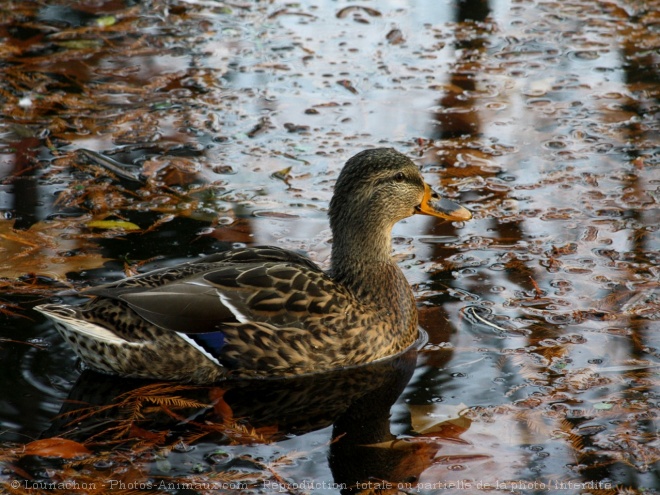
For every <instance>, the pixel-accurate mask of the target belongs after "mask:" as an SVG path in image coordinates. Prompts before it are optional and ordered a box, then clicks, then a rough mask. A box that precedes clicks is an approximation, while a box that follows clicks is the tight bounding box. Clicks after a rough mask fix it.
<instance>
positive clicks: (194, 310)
mask: <svg viewBox="0 0 660 495" xmlns="http://www.w3.org/2000/svg"><path fill="white" fill-rule="evenodd" d="M414 213H422V214H426V215H432V216H436V217H440V218H444V219H448V220H456V221H462V220H468V219H469V218H470V213H469V212H468V211H467V210H466V209H465V208H463V207H461V206H458V205H456V204H454V203H451V202H448V201H446V200H440V199H439V198H437V197H436V196H435V195H434V193H432V192H431V189H430V188H429V186H428V185H426V184H425V183H424V181H423V179H422V176H421V174H420V172H419V170H418V168H417V167H416V166H415V165H414V163H413V162H412V161H411V160H410V159H408V158H406V157H405V156H404V155H402V154H400V153H398V152H396V151H394V150H392V149H373V150H367V151H363V152H361V153H358V154H357V155H355V156H354V157H353V158H351V159H350V160H349V161H348V162H347V163H346V165H345V167H344V169H343V170H342V172H341V174H340V176H339V178H338V180H337V184H336V186H335V193H334V196H333V198H332V201H331V202H330V209H329V217H330V226H331V228H332V231H333V244H332V257H331V268H330V270H329V272H328V273H324V272H323V271H321V270H320V269H319V268H318V267H317V266H316V265H315V264H314V263H312V262H311V261H310V260H309V259H307V258H305V257H303V256H300V255H298V254H296V253H292V252H289V251H286V250H283V249H280V248H276V247H267V246H266V247H253V248H244V249H239V250H234V251H228V252H225V253H220V254H215V255H212V256H208V257H206V258H203V259H200V260H197V261H194V262H190V263H186V264H183V265H179V266H176V267H173V268H165V269H162V270H157V271H154V272H149V273H146V274H143V275H138V276H136V277H131V278H128V279H126V280H123V281H120V282H117V283H114V284H110V285H106V286H102V287H98V288H93V289H88V290H86V291H84V292H83V294H84V295H89V296H93V297H94V298H93V299H92V300H91V301H89V302H87V303H86V304H84V305H82V306H75V307H74V306H66V305H56V304H47V305H43V306H39V307H37V308H36V309H37V310H38V311H40V312H42V313H43V314H45V315H46V316H48V317H49V318H50V319H51V320H53V322H54V323H55V326H56V328H57V329H58V331H59V332H60V333H61V334H62V336H63V337H64V338H65V339H66V340H67V341H69V342H70V343H71V345H72V346H73V348H74V350H75V351H76V352H77V353H78V354H79V355H80V357H81V358H82V359H83V361H85V362H86V363H87V364H88V365H89V366H91V367H92V368H94V369H97V370H99V371H104V372H108V373H117V374H120V375H125V376H132V377H142V378H157V379H166V380H181V381H190V382H195V383H209V382H213V381H216V380H219V379H222V378H227V377H275V376H293V375H301V374H306V373H313V372H319V371H324V370H331V369H337V368H342V367H346V366H353V365H359V364H364V363H368V362H371V361H375V360H377V359H380V358H383V357H386V356H390V355H393V354H396V353H398V352H400V351H403V350H404V349H406V348H408V347H409V346H410V345H412V344H413V343H414V342H415V339H416V338H417V333H418V329H417V312H416V308H415V301H414V297H413V293H412V290H411V289H410V286H409V285H408V282H407V281H406V279H405V277H404V275H403V273H402V272H401V270H400V269H399V267H398V266H397V265H396V263H395V262H394V261H393V260H392V258H391V230H392V227H393V226H394V224H395V223H396V222H398V221H399V220H402V219H404V218H406V217H409V216H411V215H413V214H414Z"/></svg>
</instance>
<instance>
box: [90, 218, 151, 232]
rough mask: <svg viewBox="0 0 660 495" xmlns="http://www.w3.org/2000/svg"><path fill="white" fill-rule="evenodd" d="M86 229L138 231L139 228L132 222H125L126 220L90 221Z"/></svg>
mask: <svg viewBox="0 0 660 495" xmlns="http://www.w3.org/2000/svg"><path fill="white" fill-rule="evenodd" d="M87 227H89V228H90V229H104V230H112V229H121V230H140V227H138V226H137V225H135V224H134V223H133V222H127V221H126V220H92V221H91V222H87Z"/></svg>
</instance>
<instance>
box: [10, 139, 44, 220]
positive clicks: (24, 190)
mask: <svg viewBox="0 0 660 495" xmlns="http://www.w3.org/2000/svg"><path fill="white" fill-rule="evenodd" d="M39 145H40V142H39V139H37V138H35V137H28V138H24V139H21V140H20V141H16V142H14V143H12V146H13V147H14V149H15V150H16V152H15V153H14V176H15V178H14V179H13V181H12V184H13V185H14V217H15V219H16V221H15V222H14V228H15V229H21V230H25V229H29V228H30V226H31V225H32V224H34V223H35V222H37V221H38V220H39V218H38V213H37V208H38V201H37V198H38V190H37V183H36V180H35V177H34V164H35V161H36V158H35V155H36V150H37V149H38V147H39Z"/></svg>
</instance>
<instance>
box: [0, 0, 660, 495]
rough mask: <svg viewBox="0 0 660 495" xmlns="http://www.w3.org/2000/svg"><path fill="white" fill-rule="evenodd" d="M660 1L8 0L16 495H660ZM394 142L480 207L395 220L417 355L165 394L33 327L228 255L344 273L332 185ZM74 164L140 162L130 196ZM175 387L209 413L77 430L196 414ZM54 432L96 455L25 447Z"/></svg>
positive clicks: (6, 126) (133, 170)
mask: <svg viewBox="0 0 660 495" xmlns="http://www.w3.org/2000/svg"><path fill="white" fill-rule="evenodd" d="M659 11H660V4H659V3H658V2H657V1H648V2H641V1H632V0H622V1H618V2H600V1H591V0H576V1H568V2H554V1H542V0H541V1H531V0H519V1H499V0H492V1H490V2H487V1H483V2H479V1H465V2H456V3H454V2H449V1H441V2H430V1H420V2H402V1H394V0H392V1H387V2H378V4H376V2H368V1H367V2H362V3H353V2H348V1H337V2H323V1H320V0H319V1H314V2H305V3H301V4H293V3H287V2H279V1H273V2H250V1H247V2H233V3H232V2H230V3H221V2H210V1H209V2H206V1H176V0H170V1H163V2H133V1H123V0H112V1H110V0H108V1H103V0H101V1H88V2H86V1H80V2H74V1H65V0H62V1H60V2H57V3H54V2H43V1H28V2H25V1H20V2H18V1H17V2H13V1H7V2H5V3H4V5H3V6H0V105H2V111H1V113H0V213H2V216H0V312H1V313H0V359H1V362H2V367H1V368H0V397H1V399H0V422H1V424H2V426H1V429H0V442H2V443H1V444H0V446H1V447H2V450H1V452H0V463H3V471H2V474H1V475H0V483H2V487H3V488H0V491H2V490H7V492H8V493H37V490H38V489H40V488H44V487H45V486H46V485H44V483H47V482H48V481H49V480H50V481H53V480H58V481H62V482H64V481H69V482H71V483H78V484H77V485H75V484H74V485H71V486H69V487H68V488H66V487H60V488H57V487H55V488H52V487H51V488H49V489H48V490H46V491H47V492H48V493H107V492H110V493H111V492H120V491H121V490H122V489H124V490H125V491H128V490H130V489H133V490H134V491H135V492H137V493H142V492H144V493H147V492H149V493H154V492H160V493H172V494H175V493H176V494H183V493H224V492H225V491H226V492H228V493H229V492H230V493H235V492H236V490H237V489H239V490H243V491H244V492H246V493H272V492H275V491H283V492H285V493H294V494H298V493H328V494H330V493H339V492H340V490H341V488H342V487H343V486H349V485H351V484H352V483H354V482H355V481H359V482H360V483H361V484H358V485H355V486H354V487H353V488H354V490H353V491H354V492H360V491H362V492H364V493H370V492H368V490H369V489H371V490H374V489H384V490H390V491H385V492H384V493H397V492H400V491H403V492H404V493H425V494H430V493H438V492H440V491H441V490H449V493H465V494H467V493H481V492H493V491H494V492H497V493H499V492H502V493H511V492H513V493H561V494H579V493H593V494H595V493H599V494H600V493H612V494H614V493H658V492H660V480H659V479H658V461H659V460H660V443H659V442H658V435H657V429H658V392H659V389H660V375H659V371H658V370H659V369H660V359H659V357H660V351H659V349H660V324H659V323H658V321H659V320H660V303H659V300H658V298H659V296H658V285H659V280H660V269H659V268H658V266H659V260H660V247H659V246H660V244H659V242H658V228H659V227H658V226H659V224H660V207H659V200H660V171H659V164H660V138H659V136H660V124H659V119H658V104H659V96H660V48H659V47H660V33H659V31H658V28H659V26H660V24H659V19H658V12H659ZM374 146H392V147H395V148H397V149H398V150H400V151H402V152H404V153H407V154H409V155H410V156H411V157H413V158H414V159H415V160H416V161H417V163H419V165H420V166H421V167H422V170H423V172H424V174H425V178H426V179H427V181H428V182H429V183H430V184H432V185H433V186H434V187H436V188H437V189H439V190H441V191H444V194H445V195H446V196H448V197H450V198H452V199H455V200H457V201H460V202H461V203H462V204H464V205H466V206H467V207H469V208H470V209H471V210H472V211H473V212H474V216H475V218H474V219H473V220H472V221H470V222H466V223H465V224H442V223H439V222H437V221H435V220H432V219H428V218H411V219H409V220H407V221H405V222H402V223H401V224H399V225H398V226H397V227H396V228H395V242H394V246H395V255H396V256H397V257H398V259H399V260H400V266H401V268H402V269H403V270H404V272H405V273H406V276H407V277H408V279H409V280H410V282H411V284H412V285H413V287H414V290H415V293H416V296H417V298H418V302H419V308H420V321H421V324H422V326H423V327H424V328H425V329H426V331H427V332H428V334H429V342H428V343H427V344H426V345H425V346H424V347H423V348H422V349H421V351H420V352H419V353H418V354H417V355H415V354H414V353H412V354H407V355H405V356H402V357H399V358H398V359H395V360H393V361H391V362H386V363H381V364H380V365H379V366H376V367H373V368H369V367H368V369H359V370H349V371H346V372H338V373H336V374H332V375H329V376H324V377H313V378H309V379H301V380H297V381H291V382H289V383H287V382H284V383H279V382H278V383H269V384H266V385H259V386H256V385H245V384H234V385H232V386H231V387H230V386H227V387H226V390H224V389H223V392H222V393H224V394H225V396H224V398H223V399H222V400H219V399H218V397H219V396H220V395H222V393H221V392H219V390H220V389H204V390H201V391H200V390H168V389H167V388H164V389H162V390H158V391H154V390H151V389H150V390H151V392H149V393H146V392H145V393H144V394H142V392H140V393H136V394H135V395H134V396H133V395H130V394H131V391H132V390H140V391H143V390H146V389H141V388H139V387H144V386H145V384H144V383H133V382H128V381H125V380H116V379H113V378H110V377H103V376H99V375H96V374H93V373H90V372H84V373H83V372H82V370H81V369H80V367H79V365H78V364H77V362H76V359H75V357H74V354H73V353H72V352H71V350H70V349H69V348H68V347H67V346H66V345H65V344H64V343H63V342H62V341H61V339H60V338H59V336H58V335H57V333H56V332H55V329H54V328H53V327H52V325H50V324H49V323H47V322H45V321H44V320H43V318H41V316H40V315H39V314H37V313H35V312H33V311H32V310H31V308H32V306H34V305H35V304H37V303H40V302H43V301H45V300H52V298H53V297H61V296H55V294H56V293H57V292H59V291H61V290H63V289H68V288H82V287H86V286H89V285H95V284H100V283H103V282H106V281H110V280H115V279H118V278H122V277H123V276H125V273H126V272H133V271H136V270H144V269H147V268H155V267H159V266H165V265H171V264H174V263H177V262H180V261H182V260H185V259H190V258H194V257H197V256H199V255H202V254H210V253H213V252H217V251H222V250H225V249H229V248H231V247H234V246H243V245H248V244H273V245H277V246H281V247H285V248H289V249H293V250H301V251H303V252H305V253H307V254H308V255H309V256H310V257H311V258H312V259H314V260H315V261H317V262H318V263H320V264H322V265H323V264H325V263H327V259H328V256H329V249H330V231H329V228H328V224H327V220H326V217H325V211H326V210H327V206H328V202H329V199H330V197H331V194H332V188H333V184H334V181H335V179H336V177H337V174H338V172H339V170H340V168H341V166H342V164H343V162H344V161H345V160H346V159H347V158H349V157H350V156H352V155H353V154H355V153H356V152H358V151H360V150H362V149H365V148H369V147H374ZM80 149H88V150H92V151H96V152H99V153H103V154H105V155H107V156H109V157H111V158H113V159H114V160H117V161H118V162H121V163H124V164H128V165H129V166H130V168H129V169H127V170H126V171H125V176H124V177H123V178H122V177H120V176H117V175H116V174H113V173H112V172H110V171H108V170H107V169H104V168H103V167H101V166H99V165H97V164H94V163H93V160H91V159H90V158H89V156H88V155H81V154H80V153H79V152H78V150H80ZM131 177H133V178H131ZM136 179H137V180H136ZM66 297H71V296H66ZM75 300H76V299H75V298H73V297H72V298H71V301H75ZM146 386H148V384H147V385H146ZM164 386H165V385H164ZM150 393H153V396H152V395H149V394H150ZM121 394H128V395H124V396H122V395H121ZM175 395H176V396H178V395H185V397H187V400H190V401H198V402H199V403H204V404H211V403H213V404H215V406H214V407H210V408H203V407H197V408H195V407H190V409H191V410H193V411H186V413H185V414H184V413H183V412H178V413H177V414H179V416H176V415H174V416H176V417H173V416H172V415H170V416H168V417H167V418H165V419H163V418H161V417H160V416H162V413H163V411H162V410H161V411H157V410H149V408H148V407H147V406H146V405H145V406H144V408H145V410H146V411H147V413H148V414H147V416H146V417H147V419H148V420H145V421H141V422H138V423H137V424H138V425H139V428H137V427H136V428H133V429H132V430H130V431H128V430H127V431H128V433H127V435H125V437H124V441H123V443H115V444H109V443H103V442H107V440H108V437H111V435H109V433H108V432H105V433H104V428H106V427H109V425H116V424H119V425H122V424H126V421H127V420H126V416H125V415H124V416H122V415H121V414H125V410H124V412H121V411H119V412H117V411H114V412H113V413H112V414H115V416H112V414H111V413H110V412H107V415H106V416H102V417H99V416H94V417H91V418H87V419H86V420H85V421H83V420H81V421H80V422H74V423H73V424H71V423H67V421H64V420H63V417H62V416H59V413H60V412H61V411H68V410H71V409H76V408H77V407H80V405H81V404H93V405H97V406H100V405H103V404H106V405H107V404H108V403H113V401H114V402H116V401H117V400H118V399H117V398H118V397H128V398H129V399H130V400H131V401H133V402H131V401H128V402H126V403H125V404H124V406H125V407H126V408H128V409H126V410H130V407H134V406H135V404H138V403H139V404H142V402H139V401H140V400H143V399H138V397H143V398H144V397H147V398H150V399H149V400H151V402H149V404H150V406H149V407H151V408H152V409H158V408H157V407H156V405H158V404H161V405H162V404H164V403H165V402H167V401H170V402H167V404H169V406H168V407H170V408H175V407H177V406H176V404H174V403H173V402H172V401H171V400H170V398H171V396H175ZM127 400H128V399H127ZM136 401H137V402H136ZM158 401H160V402H158ZM225 402H226V404H227V405H228V407H229V408H230V409H231V410H232V411H233V418H230V419H232V420H231V421H228V419H227V418H228V416H227V414H228V413H227V410H226V409H222V407H224V406H222V404H225ZM145 404H147V403H146V402H145ZM189 404H192V402H190V403H189ZM140 407H142V406H140ZM133 410H135V409H133ZM152 414H153V415H154V416H153V418H152V416H151V415H152ZM173 414H174V413H173ZM158 415H160V416H158ZM156 416H158V417H157V418H156ZM165 416H167V414H165ZM72 417H75V416H72ZM184 418H185V420H184ZM223 418H224V419H223ZM234 420H235V421H234ZM220 424H221V425H222V428H221V427H219V426H217V425H220ZM214 425H215V426H214ZM239 427H243V428H244V430H240V428H239ZM213 428H215V430H213V433H212V434H211V433H209V432H210V431H211V430H212V429H213ZM239 430H240V431H239ZM200 432H203V433H204V435H202V434H201V433H200ZM161 433H162V434H163V436H162V437H158V438H157V435H158V434H161ZM197 433H199V437H198V438H197V440H195V439H194V438H193V437H194V436H195V435H196V434H197ZM53 436H57V437H65V438H67V439H70V440H73V441H75V442H78V443H79V444H84V445H86V446H87V447H89V449H90V450H91V451H93V452H94V455H93V456H92V457H91V459H92V460H91V461H90V462H89V463H87V464H84V463H83V465H75V466H72V465H71V464H65V465H64V466H62V465H57V466H52V465H47V466H46V467H44V465H41V464H39V463H38V462H37V461H35V460H34V459H33V458H32V457H30V456H23V455H22V454H21V452H22V449H23V448H24V446H25V445H26V444H30V442H32V441H34V440H36V439H38V438H48V437H53ZM136 439H140V441H137V440H136ZM101 444H102V446H101V447H100V445H101ZM95 449H96V450H95ZM101 451H102V452H104V453H103V454H101V453H100V452H101ZM90 455H91V454H90ZM28 457H29V458H28ZM88 459H89V457H88ZM26 480H29V481H26ZM348 480H352V481H348ZM165 482H167V483H171V484H170V485H168V484H167V483H165ZM186 482H188V483H193V482H194V483H198V484H196V485H194V486H184V485H183V484H182V483H186ZM386 482H389V485H386V484H385V483H386ZM12 483H14V484H12ZM16 483H17V484H16ZM30 483H37V484H32V485H31V484H30ZM38 483H42V484H41V485H39V484H38ZM84 483H87V485H85V486H83V484H84ZM122 483H123V485H122ZM130 483H133V485H131V484H130ZM177 483H179V484H178V485H177ZM214 483H215V484H214ZM378 483H381V484H380V485H378ZM3 493H4V492H3Z"/></svg>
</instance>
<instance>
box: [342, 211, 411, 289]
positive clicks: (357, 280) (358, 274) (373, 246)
mask: <svg viewBox="0 0 660 495" xmlns="http://www.w3.org/2000/svg"><path fill="white" fill-rule="evenodd" d="M349 227H350V228H347V227H346V226H335V228H334V230H333V241H332V255H331V263H330V275H331V276H332V278H333V279H335V280H336V281H337V282H340V283H341V284H342V285H344V286H345V287H348V288H349V289H351V290H352V291H353V292H354V293H355V294H356V295H358V296H362V297H365V296H368V295H369V294H370V293H371V292H378V293H380V292H381V291H380V289H382V286H383V285H387V284H386V283H387V282H388V281H391V280H392V276H393V275H392V273H393V272H394V273H397V274H401V270H399V268H398V267H397V266H396V264H395V263H394V261H393V260H392V256H391V252H392V241H391V235H392V228H391V227H388V226H383V228H381V229H373V228H364V226H363V225H359V223H357V224H356V223H355V222H352V223H350V224H349ZM401 277H403V274H401ZM396 278H399V277H398V276H397V277H396Z"/></svg>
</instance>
